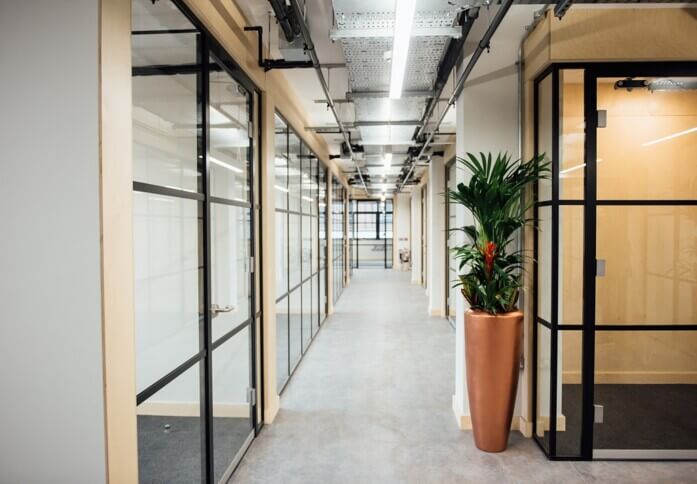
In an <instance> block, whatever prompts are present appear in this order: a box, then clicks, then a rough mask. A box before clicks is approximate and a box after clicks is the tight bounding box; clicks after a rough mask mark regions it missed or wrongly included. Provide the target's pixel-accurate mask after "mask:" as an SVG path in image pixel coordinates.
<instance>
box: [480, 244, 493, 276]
mask: <svg viewBox="0 0 697 484" xmlns="http://www.w3.org/2000/svg"><path fill="white" fill-rule="evenodd" d="M496 248H497V247H496V244H495V243H494V242H492V241H489V242H487V243H486V244H484V246H483V247H481V248H480V249H479V250H480V252H481V253H482V255H483V256H484V263H485V264H486V275H487V276H488V277H491V272H492V271H493V270H494V259H495V258H496Z"/></svg>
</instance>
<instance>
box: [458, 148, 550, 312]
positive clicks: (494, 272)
mask: <svg viewBox="0 0 697 484" xmlns="http://www.w3.org/2000/svg"><path fill="white" fill-rule="evenodd" d="M457 163H459V164H460V165H462V166H463V167H464V169H465V170H467V171H468V172H469V173H470V175H471V178H470V180H469V182H468V183H467V184H465V183H458V184H457V188H456V189H455V190H448V191H447V192H446V197H447V198H448V200H449V202H450V203H455V204H459V205H462V206H464V207H465V208H466V209H468V210H469V211H470V212H471V213H472V215H473V217H474V225H466V226H464V227H459V228H456V229H454V230H459V231H462V232H464V233H465V235H466V237H467V239H468V242H467V243H465V244H463V245H461V246H459V247H455V248H454V249H452V250H453V252H454V255H455V258H456V259H458V260H459V270H460V271H462V270H463V269H466V272H465V273H463V274H461V275H460V276H459V281H458V282H456V283H455V284H454V287H460V288H461V289H460V290H461V291H462V295H463V296H464V297H465V299H466V300H467V302H468V303H469V304H470V307H471V308H472V309H474V310H479V311H484V312H487V313H489V314H498V313H506V312H510V311H514V310H515V309H516V302H517V300H518V293H519V291H520V288H521V285H522V277H521V276H522V272H523V262H524V260H525V256H524V254H523V252H522V250H520V249H518V248H517V247H515V244H514V243H513V242H514V239H515V233H516V231H517V230H519V229H521V228H523V227H524V226H525V225H526V224H527V223H529V222H530V220H529V219H526V218H525V212H526V211H527V209H528V208H530V207H529V206H527V205H524V204H523V201H522V200H523V192H524V190H525V189H526V187H528V186H530V185H531V184H532V183H535V182H537V181H538V180H541V179H544V178H547V177H548V176H549V171H550V170H549V162H547V161H545V156H544V155H540V156H537V157H534V158H532V159H531V160H529V161H526V162H521V161H520V160H513V159H512V157H511V156H510V155H508V154H507V153H499V154H498V155H497V156H496V158H495V159H492V155H491V153H489V154H488V155H485V154H484V153H480V154H479V157H477V156H475V155H473V154H472V153H467V155H466V157H465V158H458V159H457Z"/></svg>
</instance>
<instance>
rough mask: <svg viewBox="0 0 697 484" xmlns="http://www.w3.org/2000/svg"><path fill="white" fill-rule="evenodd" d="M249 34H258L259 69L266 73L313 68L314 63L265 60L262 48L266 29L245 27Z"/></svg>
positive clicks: (307, 61)
mask: <svg viewBox="0 0 697 484" xmlns="http://www.w3.org/2000/svg"><path fill="white" fill-rule="evenodd" d="M244 30H245V31H247V32H256V34H257V59H258V63H259V67H261V68H263V69H264V72H267V71H270V70H271V69H306V68H310V67H313V64H312V61H310V60H306V61H287V60H285V59H264V49H263V47H262V40H261V39H262V37H263V35H264V28H263V27H261V26H259V25H257V26H254V27H245V28H244Z"/></svg>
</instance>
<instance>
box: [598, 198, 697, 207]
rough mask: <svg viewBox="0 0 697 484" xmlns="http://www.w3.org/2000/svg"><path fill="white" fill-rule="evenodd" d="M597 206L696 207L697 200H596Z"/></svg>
mask: <svg viewBox="0 0 697 484" xmlns="http://www.w3.org/2000/svg"><path fill="white" fill-rule="evenodd" d="M595 203H596V205H603V206H656V207H659V206H671V207H672V206H695V205H697V199H692V200H667V199H666V200H596V202H595Z"/></svg>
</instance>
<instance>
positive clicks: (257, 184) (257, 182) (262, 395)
mask: <svg viewBox="0 0 697 484" xmlns="http://www.w3.org/2000/svg"><path fill="white" fill-rule="evenodd" d="M256 94H257V97H256V99H257V101H258V102H257V104H256V106H255V109H256V115H257V117H256V119H257V121H258V122H257V123H254V128H255V129H256V134H257V139H258V143H257V144H256V146H257V150H258V151H255V152H254V155H257V156H256V158H255V160H256V162H255V163H254V167H255V168H257V167H258V168H259V175H260V176H259V177H257V175H256V170H255V171H254V172H253V173H252V179H251V180H250V184H251V185H252V186H253V187H254V188H256V189H257V194H258V197H259V198H258V200H257V202H258V209H257V210H256V211H255V212H254V217H255V220H256V221H258V222H259V234H258V235H259V239H258V241H255V243H258V244H259V249H261V248H262V247H263V241H264V225H263V224H262V223H261V214H262V212H263V201H262V196H261V195H262V191H261V187H262V185H261V180H262V176H261V172H262V169H264V170H265V168H264V164H263V162H262V156H261V147H262V146H264V142H265V139H264V137H263V130H262V129H261V127H262V124H263V123H262V121H261V120H262V113H263V111H262V106H261V92H259V91H256ZM252 146H254V145H252ZM252 200H254V195H252ZM274 223H275V220H274ZM259 252H260V253H259V254H258V255H259V272H258V273H256V272H255V278H258V279H259V313H258V314H257V315H256V317H255V321H254V323H255V325H254V326H255V329H256V318H259V334H258V335H257V337H258V339H259V361H261V362H263V361H264V345H263V341H264V315H263V314H264V313H263V311H264V278H263V276H262V274H264V259H263V257H261V250H260V251H259ZM255 260H256V257H255ZM254 287H255V290H256V285H255V286H254ZM254 310H255V313H256V304H255V305H254ZM255 349H256V343H255ZM254 360H255V362H256V360H257V355H256V353H254ZM255 373H256V371H255ZM259 375H260V379H261V381H260V382H259V386H260V388H259V391H257V399H256V400H257V402H256V404H257V405H260V406H261V409H260V413H261V418H260V419H259V421H257V422H256V425H255V428H256V432H257V435H258V434H259V432H260V430H261V427H262V425H263V424H264V404H263V402H264V401H265V400H266V389H265V387H264V382H265V372H264V365H263V363H262V365H261V371H260V372H259ZM257 413H258V412H257V411H256V410H255V411H254V414H255V415H257Z"/></svg>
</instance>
